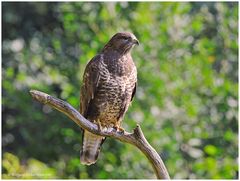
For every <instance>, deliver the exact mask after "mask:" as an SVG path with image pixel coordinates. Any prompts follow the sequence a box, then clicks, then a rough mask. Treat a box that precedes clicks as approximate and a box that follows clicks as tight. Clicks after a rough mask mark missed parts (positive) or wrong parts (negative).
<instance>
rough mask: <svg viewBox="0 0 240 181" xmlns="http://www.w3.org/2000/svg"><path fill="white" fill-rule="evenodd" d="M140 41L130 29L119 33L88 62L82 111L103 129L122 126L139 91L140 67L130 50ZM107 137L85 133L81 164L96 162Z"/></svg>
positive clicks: (82, 96) (82, 89) (83, 88)
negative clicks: (137, 83) (134, 60)
mask: <svg viewBox="0 0 240 181" xmlns="http://www.w3.org/2000/svg"><path fill="white" fill-rule="evenodd" d="M135 44H138V40H137V39H136V37H135V36H134V35H133V34H131V33H128V32H124V33H117V34H115V35H114V36H113V37H112V38H111V39H110V41H109V42H108V43H107V44H106V45H105V46H104V48H103V50H102V51H101V53H100V54H98V55H96V56H95V57H94V58H93V59H92V60H90V62H89V63H88V64H87V66H86V69H85V72H84V76H83V85H82V88H81V95H80V97H81V98H80V102H81V105H80V113H81V114H82V115H83V116H84V117H85V118H87V119H88V120H90V121H92V122H94V123H96V124H98V125H99V127H101V129H109V128H116V129H119V128H120V124H121V121H122V120H123V117H124V115H125V113H126V111H127V109H128V107H129V105H130V103H131V101H132V99H133V96H134V94H135V91H136V82H137V70H136V67H135V64H134V62H133V60H132V57H131V54H130V50H131V48H132V47H133V46H134V45H135ZM104 139H105V138H104V137H102V136H97V135H94V134H92V133H90V132H88V131H84V132H83V144H82V150H81V155H80V159H81V163H82V164H87V165H91V164H93V163H95V162H96V160H97V158H98V154H99V152H100V146H101V144H102V143H103V141H104Z"/></svg>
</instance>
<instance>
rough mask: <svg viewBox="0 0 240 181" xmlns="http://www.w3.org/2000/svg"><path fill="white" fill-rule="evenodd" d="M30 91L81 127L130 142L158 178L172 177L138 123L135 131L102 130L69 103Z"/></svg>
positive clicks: (97, 133) (42, 93)
mask: <svg viewBox="0 0 240 181" xmlns="http://www.w3.org/2000/svg"><path fill="white" fill-rule="evenodd" d="M30 93H31V95H32V97H33V98H34V99H35V100H37V101H39V102H41V103H43V104H47V105H49V106H51V107H53V108H55V109H57V110H58V111H60V112H62V113H64V114H65V115H67V116H68V117H69V118H70V119H71V120H73V121H74V122H75V123H76V124H77V125H78V126H80V127H81V128H83V129H85V130H88V131H89V132H91V133H94V134H96V135H100V136H106V137H112V138H115V139H117V140H120V141H122V142H126V143H130V144H132V145H134V146H136V147H137V148H139V149H140V150H141V151H142V152H143V153H144V154H145V156H146V157H147V158H148V160H149V161H150V163H151V165H152V167H153V169H154V171H155V174H156V176H157V178H158V179H170V177H169V174H168V171H167V169H166V167H165V165H164V163H163V161H162V159H161V157H160V156H159V154H158V153H157V152H156V150H155V149H154V148H153V147H152V146H151V145H150V144H149V143H148V141H147V140H146V138H145V137H144V134H143V132H142V130H141V128H140V126H139V125H137V127H136V128H135V129H134V130H133V133H128V132H126V131H124V133H123V132H118V131H116V130H114V129H113V130H111V131H102V130H99V129H98V126H97V125H96V124H93V123H92V122H90V121H88V120H87V119H85V118H84V117H83V116H82V115H81V114H80V113H79V112H78V111H77V110H76V109H74V108H73V107H72V106H71V105H70V104H69V103H67V102H65V101H62V100H60V99H57V98H54V97H53V96H50V95H48V94H46V93H44V92H40V91H37V90H31V91H30Z"/></svg>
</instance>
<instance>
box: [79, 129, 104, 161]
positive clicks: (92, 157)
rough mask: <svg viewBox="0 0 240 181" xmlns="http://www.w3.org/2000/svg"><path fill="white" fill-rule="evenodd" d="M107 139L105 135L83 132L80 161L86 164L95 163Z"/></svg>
mask: <svg viewBox="0 0 240 181" xmlns="http://www.w3.org/2000/svg"><path fill="white" fill-rule="evenodd" d="M104 140H105V137H102V136H98V135H95V134H92V133H90V132H88V131H84V132H83V142H82V150H81V154H80V161H81V163H82V164H84V165H91V164H94V163H95V162H96V161H97V159H98V155H99V152H100V147H101V145H102V143H103V141H104Z"/></svg>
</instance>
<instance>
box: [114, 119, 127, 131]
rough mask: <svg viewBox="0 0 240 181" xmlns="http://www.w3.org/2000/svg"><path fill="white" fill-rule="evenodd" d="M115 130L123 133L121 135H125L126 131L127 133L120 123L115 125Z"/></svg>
mask: <svg viewBox="0 0 240 181" xmlns="http://www.w3.org/2000/svg"><path fill="white" fill-rule="evenodd" d="M113 128H114V129H116V130H117V131H119V132H121V133H124V131H125V130H124V128H123V127H121V124H120V121H119V122H117V123H116V124H115V125H114V127H113Z"/></svg>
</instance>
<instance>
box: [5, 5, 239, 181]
mask: <svg viewBox="0 0 240 181" xmlns="http://www.w3.org/2000/svg"><path fill="white" fill-rule="evenodd" d="M2 11H3V13H2V25H3V26H2V40H3V42H2V67H3V69H2V96H3V97H2V113H3V116H2V118H3V119H2V120H3V122H2V134H3V135H2V150H3V151H2V153H3V155H2V156H3V157H2V159H3V160H2V177H3V178H5V179H7V178H21V179H26V178H35V179H36V178H99V179H104V178H111V179H117V178H129V179H131V178H135V179H138V178H145V179H147V178H155V175H154V173H153V170H152V168H151V166H150V164H149V162H148V161H147V159H146V158H145V157H144V156H143V154H142V153H141V152H139V151H138V150H137V149H136V148H134V147H133V146H131V145H127V144H123V143H120V142H118V141H116V140H112V139H107V140H106V141H105V143H104V145H103V148H102V151H101V155H100V158H99V160H98V162H97V163H96V164H95V165H92V166H84V165H81V164H80V160H79V151H80V145H81V144H80V143H81V132H80V128H78V126H76V125H75V123H73V122H72V121H70V120H69V119H68V118H67V117H66V116H64V115H62V114H60V113H58V112H57V111H54V110H52V109H51V108H50V107H48V106H43V105H41V104H39V103H37V102H35V101H33V100H32V99H31V97H30V95H29V90H30V89H38V90H41V91H45V92H47V93H49V94H51V95H54V96H56V97H59V98H61V99H64V100H67V101H68V102H70V103H71V104H72V105H73V106H75V107H76V108H77V107H79V92H80V85H81V80H82V74H83V71H84V68H85V66H86V64H87V62H88V61H89V60H90V59H91V58H92V57H93V56H94V55H95V54H97V52H99V51H100V50H101V48H102V47H103V45H104V44H105V43H106V42H107V41H108V40H109V38H110V37H111V36H112V35H113V34H115V33H116V32H119V31H131V32H133V33H134V34H135V35H136V36H137V37H138V39H139V40H140V43H141V45H140V46H138V47H135V48H134V50H133V52H132V55H133V58H134V60H135V63H136V65H137V68H138V88H137V93H136V97H135V99H134V102H133V104H132V106H131V108H130V109H129V111H128V113H127V115H126V117H125V120H124V123H123V127H124V128H125V129H126V130H129V131H130V130H132V129H133V128H134V127H135V126H136V123H139V124H140V125H141V127H142V129H143V131H144V133H145V136H146V138H147V139H148V140H149V142H150V143H151V145H152V146H153V147H154V148H155V149H156V150H157V152H158V153H159V154H160V155H161V156H162V158H163V160H164V162H165V164H166V166H167V168H168V170H169V173H170V176H171V177H172V178H178V179H180V178H208V179H220V178H222V179H233V178H235V179H236V178H238V164H237V157H238V43H237V40H238V3H237V2H235V3H210V2H207V3H183V2H182V3H173V2H172V3H163V2H149V3H145V2H116V3H110V2H109V3H87V2H71V3H64V2H62V3H37V2H34V3H13V2H12V3H9V2H3V3H2Z"/></svg>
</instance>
